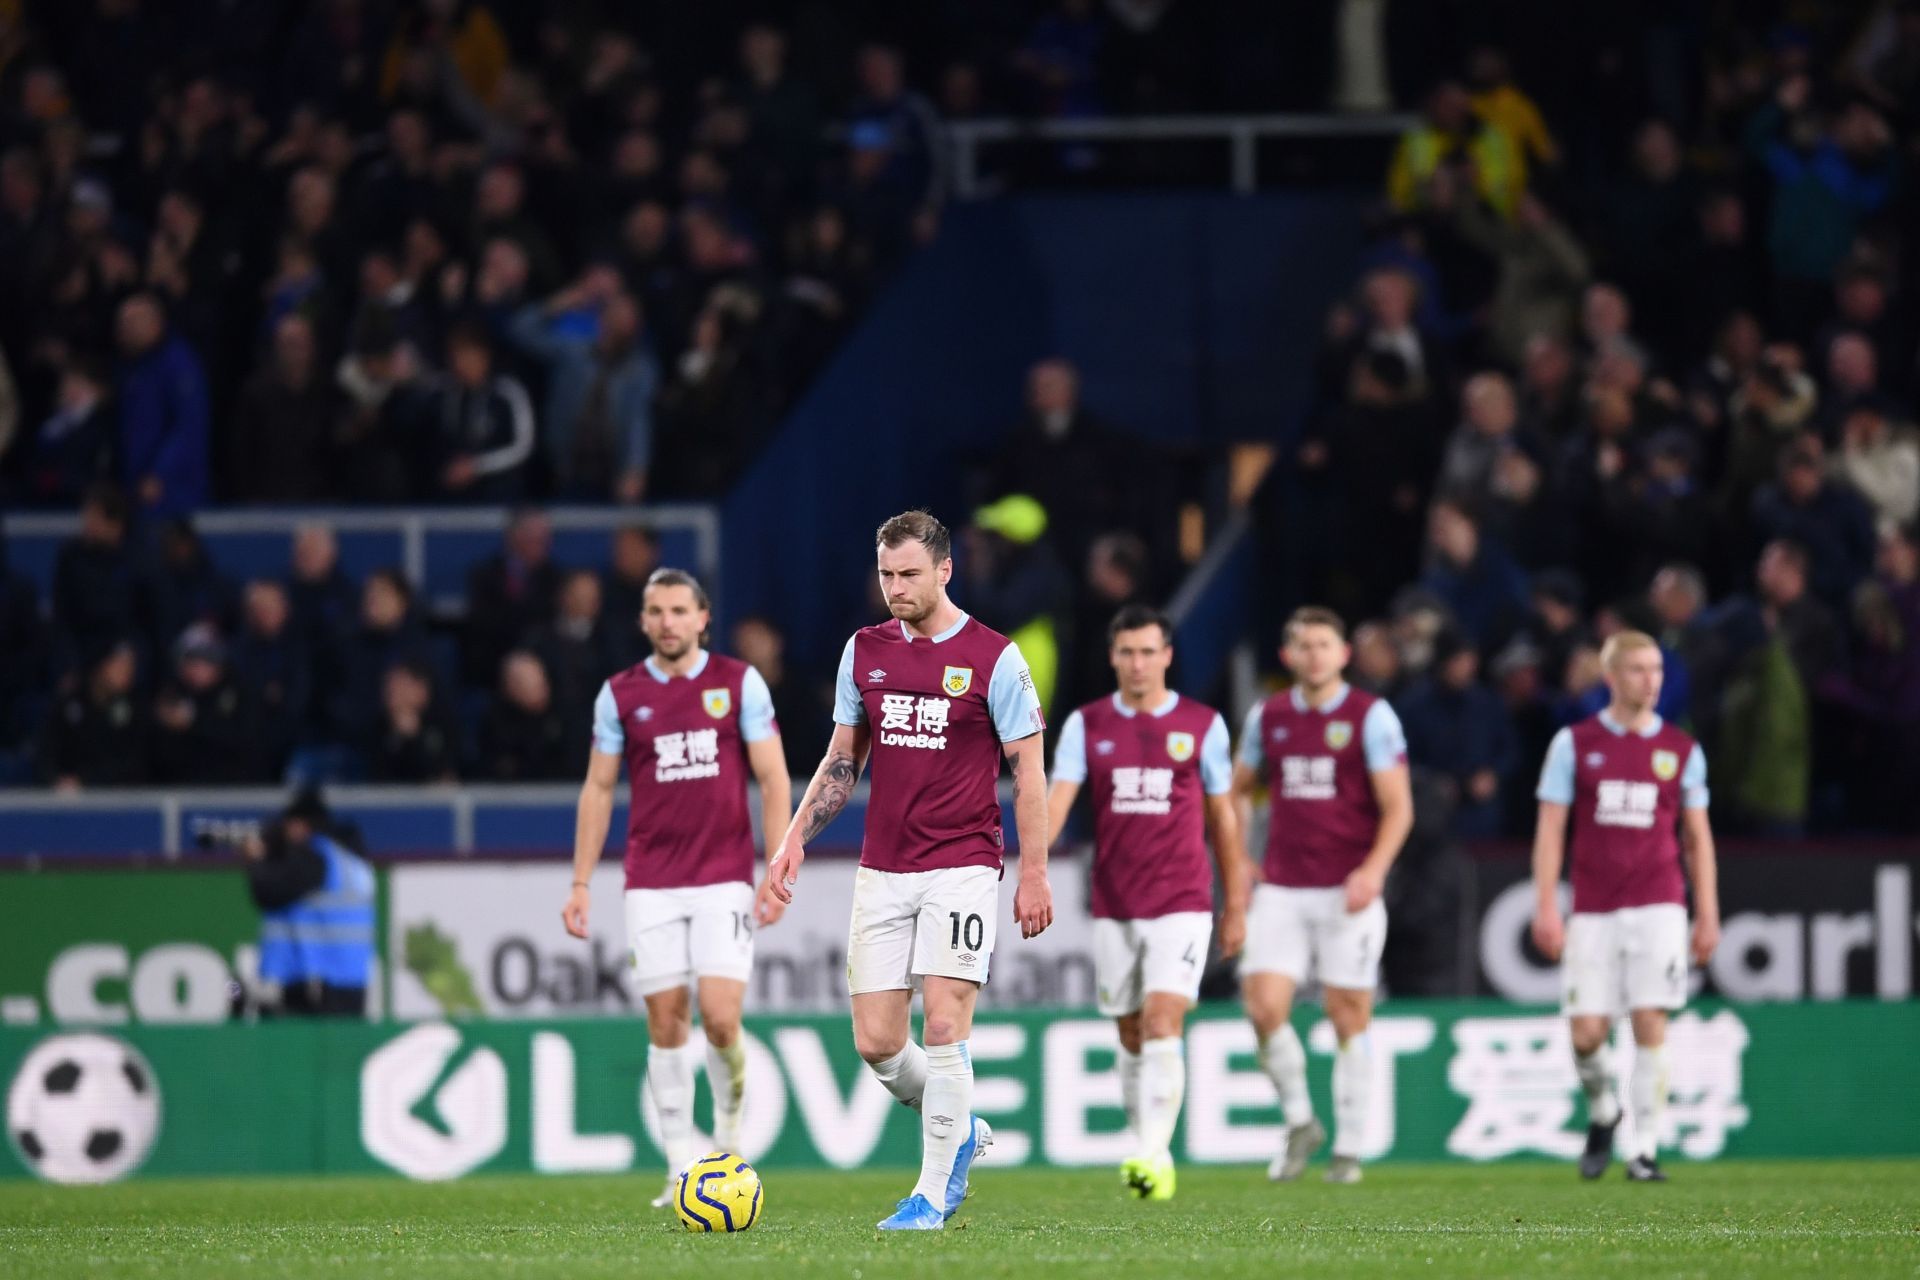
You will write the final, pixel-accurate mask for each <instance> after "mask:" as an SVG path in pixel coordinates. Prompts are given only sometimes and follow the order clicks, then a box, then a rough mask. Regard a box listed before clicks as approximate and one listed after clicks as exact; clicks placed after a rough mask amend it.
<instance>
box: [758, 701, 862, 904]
mask: <svg viewBox="0 0 1920 1280" xmlns="http://www.w3.org/2000/svg"><path fill="white" fill-rule="evenodd" d="M870 744H871V737H870V731H869V730H868V728H867V726H866V725H863V724H862V725H846V724H836V725H834V726H833V740H832V741H831V742H829V743H828V744H827V755H826V758H825V759H823V760H822V761H821V762H820V768H819V769H817V770H816V771H815V772H814V775H813V781H812V782H810V783H808V784H807V794H806V795H804V796H802V797H801V798H800V809H799V811H798V812H797V813H795V814H794V815H793V821H792V822H790V823H788V824H787V834H786V837H785V838H784V839H782V840H781V841H780V848H779V850H778V851H777V852H775V854H774V855H773V857H772V858H770V859H769V860H768V862H767V879H766V883H765V884H763V885H761V886H760V895H759V896H760V906H759V907H758V908H757V909H756V912H755V914H756V915H758V916H759V917H760V919H761V922H762V923H765V922H766V921H767V920H768V918H769V917H777V916H778V914H779V913H778V911H777V910H776V909H775V907H774V906H773V904H774V903H778V904H779V905H780V906H781V907H784V906H786V904H788V903H790V902H792V901H793V886H794V882H795V881H796V880H798V879H799V878H800V864H801V863H802V862H804V861H805V860H806V856H807V852H806V844H807V842H808V841H810V840H812V839H813V838H814V837H815V836H818V835H819V834H820V833H821V832H822V831H825V830H826V829H827V824H828V823H830V822H832V821H833V820H834V819H835V818H837V817H839V816H840V811H841V810H842V809H845V808H846V807H847V801H849V800H851V799H852V798H853V786H854V784H855V783H856V782H858V781H859V780H860V770H861V769H863V768H865V767H866V763H867V748H868V746H869V745H870ZM769 899H771V902H770V901H769Z"/></svg>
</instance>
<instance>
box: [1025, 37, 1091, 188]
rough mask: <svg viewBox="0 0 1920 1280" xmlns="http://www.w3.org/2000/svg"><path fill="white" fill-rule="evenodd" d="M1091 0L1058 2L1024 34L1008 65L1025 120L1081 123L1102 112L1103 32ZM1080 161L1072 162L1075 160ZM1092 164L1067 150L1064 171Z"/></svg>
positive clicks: (1086, 158) (1071, 150) (1078, 153)
mask: <svg viewBox="0 0 1920 1280" xmlns="http://www.w3.org/2000/svg"><path fill="white" fill-rule="evenodd" d="M1093 9H1094V6H1093V0H1057V3H1056V4H1054V5H1052V6H1050V11H1049V12H1046V13H1042V14H1041V15H1040V16H1039V17H1038V18H1037V19H1035V21H1034V24H1033V26H1032V27H1031V28H1029V29H1028V31H1027V38H1026V40H1025V41H1024V42H1023V43H1022V44H1021V45H1020V47H1019V48H1017V49H1015V50H1014V51H1013V57H1012V58H1011V59H1010V65H1011V67H1012V70H1013V75H1014V78H1015V80H1016V81H1017V82H1018V83H1019V85H1020V87H1021V89H1022V91H1023V94H1022V96H1023V98H1024V103H1023V105H1024V107H1025V109H1026V111H1027V113H1028V114H1031V115H1035V116H1041V117H1052V118H1054V119H1085V118H1086V117H1089V116H1097V115H1099V114H1100V112H1101V103H1100V77H1099V65H1100V55H1101V44H1102V37H1103V36H1104V34H1105V32H1104V30H1103V28H1102V25H1101V22H1100V18H1099V16H1098V15H1096V14H1095V13H1094V11H1093ZM1076 155H1081V156H1082V157H1083V158H1082V159H1080V160H1079V161H1077V162H1076V160H1075V159H1074V157H1075V156H1076ZM1090 162H1091V160H1090V157H1086V156H1085V153H1080V152H1076V151H1075V150H1074V149H1069V150H1068V152H1067V167H1068V168H1069V169H1073V168H1083V167H1086V166H1087V165H1088V164H1089V163H1090Z"/></svg>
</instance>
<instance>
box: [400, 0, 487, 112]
mask: <svg viewBox="0 0 1920 1280" xmlns="http://www.w3.org/2000/svg"><path fill="white" fill-rule="evenodd" d="M422 52H444V53H445V55H446V57H447V58H449V59H450V60H451V61H452V63H453V69H454V70H455V71H456V72H457V73H458V74H459V76H460V80H461V83H463V84H464V85H465V86H466V88H467V92H469V93H471V94H472V95H473V96H474V97H475V98H476V99H477V100H478V101H479V102H480V104H481V105H482V106H492V105H493V100H494V95H495V94H496V93H497V92H499V89H500V81H501V79H502V78H503V77H504V76H505V75H506V73H507V68H508V66H509V64H510V62H511V56H510V54H509V51H508V49H507V37H506V33H505V32H504V31H502V30H501V29H500V22H499V19H497V18H495V17H494V16H493V12H492V11H491V10H489V9H488V8H487V6H486V5H484V4H479V3H468V0H421V3H420V7H419V9H418V10H417V11H416V12H414V13H413V14H412V15H410V16H409V17H408V18H406V19H403V20H402V21H401V23H400V25H399V27H398V29H397V30H395V32H394V33H393V41H392V43H391V44H389V45H388V46H387V52H386V57H385V58H384V59H383V60H382V61H381V64H380V96H381V97H383V98H388V99H390V98H392V97H393V96H394V94H395V93H396V92H398V90H399V88H400V82H401V80H402V79H403V78H404V77H405V76H406V72H407V60H408V59H409V58H411V57H412V56H413V55H414V54H416V53H422Z"/></svg>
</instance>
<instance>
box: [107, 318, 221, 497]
mask: <svg viewBox="0 0 1920 1280" xmlns="http://www.w3.org/2000/svg"><path fill="white" fill-rule="evenodd" d="M116 328H117V333H118V337H119V343H120V357H121V360H120V391H119V399H120V473H121V475H122V477H123V478H124V480H125V482H126V485H127V487H128V489H129V490H131V491H132V493H133V495H134V497H135V499H136V501H138V503H139V505H140V509H141V510H142V511H144V512H146V513H147V514H149V515H158V516H171V515H181V514H184V513H186V512H190V511H193V510H195V509H196V508H199V507H202V506H205V505H206V502H207V499H208V498H209V497H210V496H211V495H210V492H209V489H210V486H209V484H208V478H207V471H208V466H207V461H208V460H207V450H208V439H209V427H208V407H207V379H206V374H205V373H204V372H203V371H202V369H201V364H200V357H199V356H198V355H196V354H195V353H194V350H193V348H192V347H191V346H189V345H188V344H187V340H186V339H185V338H182V337H180V336H179V335H178V334H175V333H171V332H169V331H168V328H167V319H166V313H165V312H164V311H162V310H161V307H160V300H159V299H158V298H156V297H155V296H154V295H153V294H150V293H136V294H135V295H133V296H132V297H131V298H128V299H127V300H126V301H125V302H123V303H121V304H120V312H119V317H118V320H117V324H116Z"/></svg>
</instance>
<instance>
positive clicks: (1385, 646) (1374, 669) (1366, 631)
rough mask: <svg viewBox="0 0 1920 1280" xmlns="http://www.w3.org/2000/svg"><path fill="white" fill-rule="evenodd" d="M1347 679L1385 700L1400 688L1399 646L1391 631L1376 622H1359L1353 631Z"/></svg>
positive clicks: (1389, 698) (1394, 695)
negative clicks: (1394, 640) (1351, 660)
mask: <svg viewBox="0 0 1920 1280" xmlns="http://www.w3.org/2000/svg"><path fill="white" fill-rule="evenodd" d="M1347 679H1348V680H1349V681H1350V682H1351V683H1353V684H1355V685H1358V686H1359V687H1360V688H1362V689H1365V690H1366V691H1367V692H1368V693H1371V694H1374V695H1375V696H1377V697H1382V698H1386V699H1388V700H1389V701H1391V700H1393V699H1394V698H1395V697H1397V696H1398V694H1399V692H1400V689H1401V680H1400V650H1399V649H1398V648H1396V647H1395V645H1394V643H1393V632H1392V630H1391V629H1389V628H1388V627H1387V626H1386V625H1385V624H1383V623H1379V622H1363V623H1361V624H1360V625H1359V626H1358V627H1356V628H1354V632H1353V665H1352V666H1351V667H1349V668H1348V669H1347Z"/></svg>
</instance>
